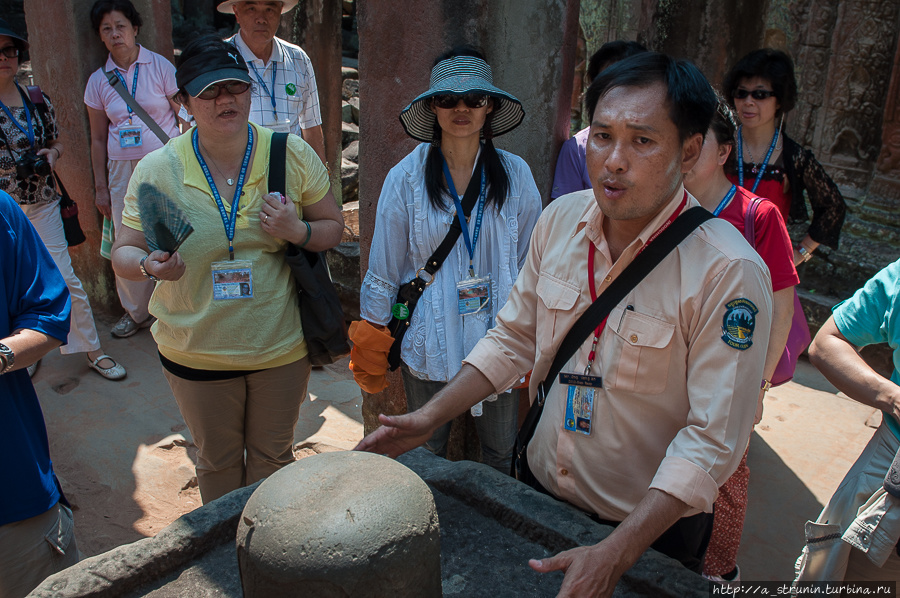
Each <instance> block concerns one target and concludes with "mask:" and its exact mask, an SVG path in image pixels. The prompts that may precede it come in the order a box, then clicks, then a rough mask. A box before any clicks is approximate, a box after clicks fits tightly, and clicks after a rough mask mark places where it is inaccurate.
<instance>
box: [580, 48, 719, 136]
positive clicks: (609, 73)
mask: <svg viewBox="0 0 900 598" xmlns="http://www.w3.org/2000/svg"><path fill="white" fill-rule="evenodd" d="M654 83H662V84H664V85H665V86H666V102H667V103H668V104H669V118H670V119H671V120H672V122H673V123H674V124H675V127H676V128H677V129H678V137H679V139H680V140H681V141H682V142H683V141H685V140H686V139H687V138H688V137H690V136H691V135H695V134H697V133H700V134H701V135H706V131H707V130H708V129H709V123H710V121H711V120H712V117H713V113H714V112H715V111H716V93H715V92H714V91H713V88H712V86H711V85H710V84H709V81H707V80H706V77H704V76H703V73H701V72H700V70H699V69H698V68H697V67H696V66H694V64H693V63H692V62H690V61H687V60H676V59H674V58H672V57H671V56H667V55H666V54H660V53H659V52H642V53H640V54H635V55H634V56H632V57H630V58H626V59H625V60H622V61H621V62H617V63H616V64H614V65H613V66H611V67H609V68H608V69H606V70H605V71H603V72H602V73H600V75H598V76H597V78H596V79H595V80H594V82H593V83H591V86H590V87H588V90H587V92H585V94H584V101H585V104H586V106H587V110H588V118H589V120H591V121H593V120H594V110H595V109H596V108H597V102H598V101H599V100H601V99H602V98H603V96H605V95H606V94H607V93H609V92H610V91H612V90H613V89H615V88H617V87H648V86H650V85H652V84H654Z"/></svg>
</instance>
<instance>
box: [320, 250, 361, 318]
mask: <svg viewBox="0 0 900 598" xmlns="http://www.w3.org/2000/svg"><path fill="white" fill-rule="evenodd" d="M325 255H326V259H327V260H328V270H329V271H330V272H331V281H332V282H333V283H334V288H335V289H337V293H338V297H340V298H341V307H342V308H343V310H344V319H346V320H347V321H351V320H358V319H359V281H360V276H359V243H358V242H349V243H341V244H340V245H338V246H337V247H334V248H333V249H329V250H328V252H327V253H326V254H325Z"/></svg>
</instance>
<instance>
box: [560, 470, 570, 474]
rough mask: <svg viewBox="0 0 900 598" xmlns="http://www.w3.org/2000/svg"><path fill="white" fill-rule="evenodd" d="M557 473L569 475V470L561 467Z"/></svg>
mask: <svg viewBox="0 0 900 598" xmlns="http://www.w3.org/2000/svg"><path fill="white" fill-rule="evenodd" d="M559 473H560V475H569V470H568V469H561V470H560V471H559Z"/></svg>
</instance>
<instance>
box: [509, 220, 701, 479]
mask: <svg viewBox="0 0 900 598" xmlns="http://www.w3.org/2000/svg"><path fill="white" fill-rule="evenodd" d="M712 218H714V216H713V215H712V214H711V213H710V212H709V211H708V210H706V209H705V208H702V207H699V206H697V207H693V208H691V209H690V210H688V211H686V212H685V213H683V214H682V215H681V216H679V217H678V218H676V219H675V221H674V222H673V223H672V224H671V226H669V227H668V228H667V229H666V230H664V231H663V232H662V233H660V235H659V236H658V237H657V238H656V239H655V240H654V241H653V242H652V243H651V244H650V245H648V246H647V247H646V249H645V250H644V251H642V252H641V253H640V254H639V255H638V256H637V257H636V258H634V260H633V261H632V262H631V263H630V264H628V266H627V267H626V268H625V269H624V270H623V271H622V273H621V274H619V276H617V277H616V279H615V280H614V281H612V283H611V284H610V285H609V286H608V287H606V290H605V291H603V293H601V294H600V296H599V297H597V299H596V301H594V302H593V303H591V305H590V307H588V308H587V310H585V312H584V313H583V314H581V316H580V317H579V318H578V320H576V321H575V324H573V325H572V328H571V329H569V332H568V333H567V334H566V336H565V338H564V339H563V341H562V343H561V344H560V346H559V350H558V351H557V352H556V357H554V359H553V362H552V363H551V364H550V370H549V371H548V372H547V377H546V378H544V381H543V382H541V384H540V385H539V386H538V392H537V397H535V399H534V402H533V403H532V404H531V408H530V409H529V410H528V414H527V415H526V416H525V421H524V422H522V427H521V428H520V429H519V433H518V434H517V435H516V445H515V450H514V451H513V462H512V472H511V474H512V476H513V477H515V478H516V479H517V480H519V481H520V482H525V483H526V484H528V485H533V483H534V481H535V478H534V474H532V473H531V469H530V468H529V467H528V456H527V454H526V451H527V450H528V443H529V442H530V441H531V437H532V436H534V431H535V430H536V429H537V425H538V422H539V421H540V419H541V413H543V411H544V402H545V401H546V400H547V393H548V392H549V391H550V387H551V386H553V383H554V382H555V381H556V378H557V377H558V376H559V373H560V371H562V368H563V366H564V365H565V364H566V362H568V361H569V359H571V357H572V356H573V355H574V354H575V351H577V350H578V347H580V346H581V345H582V343H584V341H585V340H586V339H587V338H588V336H590V334H591V332H592V331H593V330H594V329H595V328H597V326H599V325H600V322H602V321H603V319H604V318H606V317H607V316H608V315H609V312H611V311H612V309H613V308H614V307H615V306H616V305H618V304H619V302H620V301H622V299H624V298H625V297H626V296H627V295H628V293H630V292H631V290H632V289H634V287H636V286H637V285H638V284H639V283H640V282H641V280H643V279H644V277H645V276H647V274H649V273H650V272H651V271H652V270H653V269H654V268H655V267H656V266H657V265H659V263H660V262H662V261H663V259H664V258H665V257H666V256H667V255H669V253H670V252H671V251H672V250H673V249H675V247H676V246H677V245H678V244H679V243H681V242H682V241H683V240H684V239H685V238H687V236H688V235H689V234H691V232H692V231H693V230H694V229H696V228H697V227H698V226H700V225H701V224H703V223H704V222H706V221H707V220H710V219H712Z"/></svg>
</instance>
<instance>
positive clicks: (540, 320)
mask: <svg viewBox="0 0 900 598" xmlns="http://www.w3.org/2000/svg"><path fill="white" fill-rule="evenodd" d="M535 292H536V293H537V296H538V297H539V298H540V301H539V302H538V303H537V313H536V314H535V322H536V325H537V330H538V331H540V333H539V334H538V337H537V339H536V340H537V346H538V348H539V349H540V350H541V352H542V353H547V352H549V351H550V350H551V348H552V346H553V339H555V338H557V337H559V341H560V342H561V341H562V335H565V334H566V332H568V328H567V327H563V325H562V324H561V320H562V321H565V320H566V319H567V318H568V317H569V316H568V314H567V312H568V311H569V310H571V309H572V308H573V307H574V306H575V302H576V301H578V296H579V292H578V289H577V288H576V287H575V286H574V285H573V284H571V283H568V282H566V281H564V280H560V279H558V278H554V277H552V276H550V275H548V274H545V273H543V272H541V274H540V276H539V277H538V282H537V286H536V287H535Z"/></svg>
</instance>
